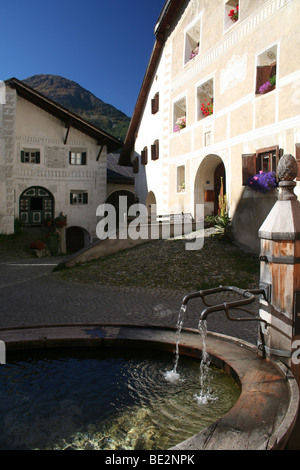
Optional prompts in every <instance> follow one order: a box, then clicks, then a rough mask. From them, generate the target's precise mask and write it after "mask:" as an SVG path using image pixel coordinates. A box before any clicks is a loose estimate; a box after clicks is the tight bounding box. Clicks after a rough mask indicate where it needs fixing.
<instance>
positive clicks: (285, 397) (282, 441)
mask: <svg viewBox="0 0 300 470" xmlns="http://www.w3.org/2000/svg"><path fill="white" fill-rule="evenodd" d="M0 339H1V340H2V341H4V342H5V345H6V350H7V351H9V350H12V349H28V348H48V347H49V348H54V347H62V346H63V347H74V346H76V347H82V346H84V347H87V346H91V347H92V346H93V347H136V348H137V349H138V348H139V349H141V348H147V349H149V348H153V349H156V350H163V351H169V352H174V350H175V344H176V339H177V334H176V330H175V329H172V328H160V327H153V326H151V327H147V326H128V325H98V324H93V325H91V324H89V325H52V326H40V327H24V328H14V329H0ZM201 348H202V339H201V336H200V334H199V332H198V331H197V330H192V329H185V330H182V332H181V337H180V355H185V356H191V357H198V358H200V357H201ZM206 348H207V353H208V354H209V360H210V362H211V363H213V364H214V365H215V366H217V367H219V368H221V369H224V370H225V371H226V372H227V373H228V374H230V375H231V376H232V377H233V378H234V379H235V380H236V381H237V382H238V384H239V385H240V389H241V394H240V397H239V399H238V401H237V402H236V404H235V405H234V406H233V407H232V408H231V410H230V411H229V412H228V413H226V414H225V415H224V416H223V417H222V418H220V419H219V420H218V421H216V422H215V423H213V424H212V425H211V426H209V427H208V428H206V429H204V430H202V431H200V432H199V433H197V434H196V435H194V436H193V437H191V438H189V439H187V440H185V441H183V442H181V443H180V444H178V445H177V446H175V447H173V448H172V450H180V451H181V450H271V449H273V450H275V449H283V448H284V446H285V445H286V443H287V441H288V439H289V437H290V435H291V433H292V430H293V428H294V425H295V422H296V418H297V414H298V406H299V391H298V386H297V383H296V381H295V379H294V377H293V375H292V374H291V372H290V370H289V369H288V368H287V367H286V366H284V365H283V364H282V363H281V362H280V361H270V360H265V359H263V358H262V357H260V356H259V355H258V354H257V349H256V347H254V346H253V345H251V344H250V343H247V342H245V341H241V340H238V339H236V338H232V337H228V336H224V335H220V334H216V333H211V332H208V334H207V340H206Z"/></svg>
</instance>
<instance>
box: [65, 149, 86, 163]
mask: <svg viewBox="0 0 300 470" xmlns="http://www.w3.org/2000/svg"><path fill="white" fill-rule="evenodd" d="M73 155H74V156H75V158H74V159H73ZM77 159H78V161H77ZM69 164H70V165H72V166H84V165H86V164H87V152H86V151H77V150H70V151H69Z"/></svg>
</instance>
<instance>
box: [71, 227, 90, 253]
mask: <svg viewBox="0 0 300 470" xmlns="http://www.w3.org/2000/svg"><path fill="white" fill-rule="evenodd" d="M89 244H90V234H89V233H88V231H87V230H85V229H84V228H82V227H68V228H67V232H66V245H67V252H68V253H76V252H77V251H80V250H82V249H83V248H85V247H86V246H88V245H89Z"/></svg>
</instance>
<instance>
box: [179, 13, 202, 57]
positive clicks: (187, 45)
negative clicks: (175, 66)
mask: <svg viewBox="0 0 300 470" xmlns="http://www.w3.org/2000/svg"><path fill="white" fill-rule="evenodd" d="M202 18H203V10H202V11H201V13H200V14H199V15H198V16H197V17H196V18H195V19H194V20H193V21H192V22H191V23H190V24H189V25H188V26H187V27H186V28H185V30H184V48H183V65H184V66H186V65H187V64H189V63H190V62H191V61H192V60H193V59H194V58H195V57H197V56H199V55H200V51H201V43H202V30H203V21H202ZM197 23H199V25H198V26H199V37H198V38H197V39H194V38H193V37H192V34H191V32H192V30H193V29H195V27H196V25H197ZM189 33H190V34H189ZM191 41H193V42H194V44H191ZM196 47H198V53H197V54H196V56H194V57H191V55H192V52H193V50H194V49H195V48H196Z"/></svg>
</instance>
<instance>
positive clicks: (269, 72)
mask: <svg viewBox="0 0 300 470" xmlns="http://www.w3.org/2000/svg"><path fill="white" fill-rule="evenodd" d="M276 61H277V45H275V46H273V47H271V48H270V49H268V50H266V51H265V52H263V53H262V54H260V55H259V56H258V58H257V67H256V86H255V93H256V94H257V95H262V94H265V93H269V91H272V90H274V88H275V86H276Z"/></svg>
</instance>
